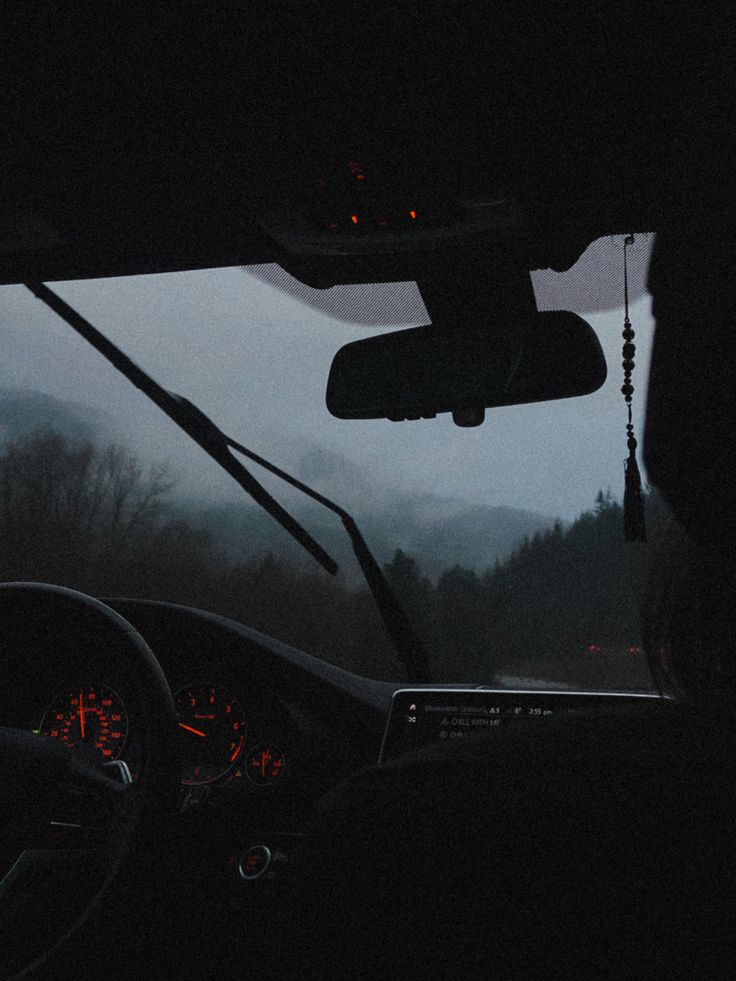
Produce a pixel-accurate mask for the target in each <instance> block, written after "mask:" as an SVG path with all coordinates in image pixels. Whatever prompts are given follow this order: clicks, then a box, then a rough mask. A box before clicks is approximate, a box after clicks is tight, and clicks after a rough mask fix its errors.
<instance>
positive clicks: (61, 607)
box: [0, 582, 179, 981]
mask: <svg viewBox="0 0 736 981" xmlns="http://www.w3.org/2000/svg"><path fill="white" fill-rule="evenodd" d="M29 623H30V624H33V628H34V630H40V631H41V632H42V633H44V636H45V635H46V634H48V635H49V637H51V636H57V631H59V630H60V629H61V630H67V631H68V630H69V629H70V625H71V628H72V629H74V630H78V629H85V628H88V629H91V630H93V631H94V632H97V633H99V632H102V633H105V634H106V635H107V636H109V637H110V638H111V639H112V638H114V641H115V642H114V643H111V644H110V645H109V648H110V650H111V651H112V652H113V654H114V656H116V657H120V656H121V652H124V654H123V657H124V658H126V659H127V662H126V663H125V664H124V665H123V670H124V671H126V672H127V673H128V674H129V675H130V677H131V679H132V680H133V682H134V684H135V687H136V689H137V695H138V701H139V707H140V722H141V725H142V728H143V729H144V732H145V738H144V762H143V765H142V768H141V776H140V779H139V781H138V782H137V783H136V784H133V785H130V786H129V787H126V788H124V790H122V791H121V790H120V786H121V785H120V784H115V781H113V780H111V779H109V778H106V777H103V776H102V775H101V774H93V773H90V772H88V771H89V770H92V769H93V768H91V767H88V768H87V771H85V768H84V766H80V765H79V763H78V761H71V762H69V761H70V754H68V752H67V751H66V750H65V749H62V752H61V754H60V753H59V752H58V750H59V749H60V748H61V747H58V746H57V745H56V744H55V743H54V741H52V740H48V741H44V746H43V748H42V747H41V744H40V743H38V744H36V742H35V740H36V737H33V736H31V734H26V733H24V732H20V731H19V730H8V729H4V730H3V735H4V736H5V737H7V738H5V740H4V742H2V744H1V745H0V764H1V763H2V759H3V751H4V756H5V759H6V760H7V759H8V758H9V757H10V758H11V763H12V754H13V753H14V752H17V747H18V745H19V744H20V743H22V744H23V746H24V749H21V752H23V751H24V750H25V751H28V750H30V753H31V754H32V755H34V756H36V757H37V762H38V763H39V766H41V767H43V766H44V765H46V761H45V760H44V759H42V757H43V756H45V754H46V753H47V749H48V767H49V773H52V772H53V775H54V777H56V776H57V771H59V767H60V766H61V765H62V762H61V760H62V757H63V758H64V760H65V761H67V763H66V765H67V767H68V768H69V771H70V773H72V771H73V777H74V779H77V780H81V781H82V782H84V781H85V779H87V780H88V782H95V783H99V786H100V787H102V788H103V789H104V788H105V787H106V786H107V790H108V791H109V792H110V796H111V801H112V805H113V806H112V815H113V816H112V820H111V822H110V825H109V828H108V832H107V840H106V842H105V845H104V847H103V849H102V850H100V851H99V852H97V853H96V854H97V855H98V856H100V857H101V858H102V859H103V861H104V869H103V870H102V873H101V874H102V884H101V886H100V887H99V888H97V889H96V891H94V892H93V895H92V898H91V899H90V900H88V901H87V902H85V903H83V904H82V905H83V908H82V909H81V912H80V913H79V915H78V916H76V917H75V919H74V921H73V923H72V925H71V926H68V925H66V926H65V928H64V930H63V933H62V934H61V935H60V936H57V937H55V938H54V940H53V943H52V945H50V946H48V947H47V949H45V950H43V951H42V952H40V953H39V951H38V950H35V951H32V952H30V953H29V955H28V957H29V959H28V961H27V962H26V963H21V964H20V965H18V964H17V963H16V964H14V965H12V967H11V968H10V970H11V972H14V973H11V974H7V975H6V973H5V971H6V968H5V966H4V965H3V963H2V961H0V976H1V977H2V979H3V981H5V978H6V977H7V978H13V979H16V978H18V979H20V978H28V979H30V978H33V977H37V976H38V975H39V972H42V971H45V970H46V969H48V967H49V962H51V961H55V960H56V959H57V957H59V956H60V955H62V954H63V952H64V950H65V949H66V948H67V947H68V944H69V942H70V940H72V939H73V938H74V937H75V936H76V935H77V934H78V932H79V930H80V929H81V928H82V927H83V926H84V925H85V924H86V923H88V921H90V920H91V919H92V918H93V917H94V915H95V914H96V913H97V912H99V911H100V910H101V908H102V906H103V903H105V902H106V901H107V900H110V899H111V897H112V896H113V894H114V887H115V886H120V885H121V884H123V883H125V881H126V879H127V878H128V877H129V876H130V875H132V876H133V878H135V870H136V868H140V859H141V855H142V854H143V853H145V855H146V857H147V858H148V857H150V856H158V855H161V854H162V852H163V851H164V850H163V849H162V845H163V844H164V843H165V840H166V837H167V835H168V833H169V832H170V829H171V825H172V820H173V818H174V816H175V813H176V802H177V790H178V784H179V771H178V749H177V741H176V736H177V729H176V711H175V707H174V700H173V696H172V693H171V689H170V687H169V684H168V681H167V680H166V677H165V675H164V673H163V671H162V669H161V666H160V665H159V663H158V661H157V660H156V657H155V655H154V654H153V651H152V650H151V648H150V647H149V646H148V644H147V643H146V641H145V640H144V639H143V637H142V636H141V635H140V634H139V633H138V631H137V630H136V629H135V627H134V626H133V625H132V624H131V623H129V622H128V621H127V620H126V619H125V618H124V617H123V616H121V614H119V613H117V612H116V611H115V610H113V609H111V608H110V607H109V606H106V605H105V604H104V603H102V602H101V601H100V600H97V599H94V598H93V597H91V596H88V595H86V594H84V593H81V592H78V591H76V590H72V589H68V588H66V587H62V586H55V585H50V584H46V583H35V582H14V583H0V647H1V648H6V649H8V648H9V646H10V645H7V646H6V644H5V643H4V641H5V639H6V638H7V636H8V634H9V635H10V636H11V637H15V638H16V639H17V638H18V637H22V636H23V633H22V632H23V629H24V628H25V629H27V625H28V624H29ZM105 654H107V655H108V656H109V651H107V650H106V651H105V652H103V653H102V654H101V656H102V657H103V658H104V656H105ZM120 668H121V665H120V662H118V664H117V666H116V670H118V671H119V670H120ZM16 737H17V738H16ZM46 742H48V744H49V746H48V747H47V746H46ZM51 747H53V749H52V748H51ZM25 762H26V761H25V760H24V761H23V765H21V766H20V767H16V770H15V772H16V774H17V773H18V772H20V770H23V769H24V768H25ZM113 785H115V786H113ZM5 878H7V876H6V877H5ZM3 881H5V880H3ZM0 885H2V883H0ZM2 939H3V938H2V937H1V936H0V941H2Z"/></svg>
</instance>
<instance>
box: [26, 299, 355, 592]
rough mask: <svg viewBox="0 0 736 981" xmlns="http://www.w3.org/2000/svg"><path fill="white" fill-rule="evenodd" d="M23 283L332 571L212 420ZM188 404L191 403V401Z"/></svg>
mask: <svg viewBox="0 0 736 981" xmlns="http://www.w3.org/2000/svg"><path fill="white" fill-rule="evenodd" d="M25 285H26V287H27V288H28V289H29V290H31V292H32V293H34V294H35V295H36V296H37V297H38V299H39V300H42V301H43V302H44V303H45V304H46V305H47V306H49V307H51V309H52V310H53V311H54V312H55V313H57V314H58V315H59V316H60V317H61V318H62V319H63V320H65V321H66V322H67V323H68V324H69V325H70V326H71V327H73V328H74V330H76V331H77V333H79V334H81V335H82V337H83V338H84V339H85V340H86V341H88V342H89V343H90V344H91V345H92V347H94V348H95V350H97V351H99V353H100V354H101V355H102V356H103V357H105V358H107V360H108V361H109V362H110V363H111V364H112V365H113V366H114V367H115V368H117V369H118V371H119V372H121V374H123V375H125V377H126V378H127V379H128V380H129V381H131V382H133V384H134V385H135V386H136V388H139V389H140V390H141V391H142V392H143V394H144V395H147V396H148V398H149V399H151V401H152V402H155V403H156V405H157V406H158V407H159V408H160V409H161V410H162V411H163V412H165V413H166V415H167V416H168V417H169V418H170V419H172V420H173V421H174V422H175V423H176V424H177V426H179V427H180V428H181V429H183V430H184V431H185V432H186V433H188V434H189V435H190V436H191V437H192V439H193V440H194V441H195V442H196V443H199V445H200V446H201V447H202V449H203V450H204V451H205V452H206V453H208V454H209V455H210V456H211V457H212V458H213V459H214V460H215V461H216V462H217V463H219V464H220V466H221V467H222V468H223V469H224V470H226V471H227V472H228V473H229V474H230V476H231V477H233V479H234V480H236V481H237V482H238V483H239V484H240V486H241V487H242V488H243V490H244V491H246V492H247V493H248V494H250V496H251V497H252V498H253V500H254V501H256V503H258V504H260V505H261V507H262V508H263V509H264V510H265V511H267V512H268V513H269V514H270V515H271V517H273V518H274V519H275V520H276V521H278V523H279V524H280V525H281V527H282V528H284V529H285V530H286V531H287V532H288V533H289V534H290V535H291V536H292V538H294V539H296V541H298V542H299V544H300V545H301V546H302V547H303V548H305V549H306V550H307V551H308V552H309V554H310V555H311V556H312V557H313V558H314V559H316V561H317V562H319V564H320V565H321V566H322V568H323V569H325V570H326V571H327V572H329V573H330V575H332V576H334V575H335V573H336V572H337V570H338V565H337V562H335V560H334V559H333V558H332V557H331V556H330V555H328V554H327V552H326V551H325V550H324V549H323V548H322V546H321V545H320V544H319V542H317V541H315V540H314V538H312V536H311V535H310V534H309V532H308V531H307V530H306V529H305V528H303V527H302V526H301V525H300V524H299V522H298V521H297V520H296V519H295V518H293V517H292V516H291V515H290V514H289V512H288V511H286V510H285V509H284V508H283V507H282V506H281V505H280V504H279V503H278V501H276V500H274V498H273V497H271V495H270V494H269V493H268V491H267V490H266V489H265V487H262V486H261V484H259V483H258V481H257V480H256V478H255V477H254V476H253V475H252V474H251V473H249V471H248V470H246V468H245V467H244V466H243V465H242V463H240V462H239V461H238V460H236V459H235V457H234V456H233V455H232V454H231V453H230V451H229V450H228V448H227V442H226V441H223V440H221V439H216V438H214V432H213V431H216V432H219V430H217V428H216V427H215V426H214V424H210V427H211V428H209V429H208V428H207V427H203V426H202V425H201V424H200V422H199V420H198V419H197V418H196V417H195V416H193V414H192V412H191V410H190V409H188V408H187V405H186V404H185V403H186V400H184V399H182V398H181V396H179V395H176V394H174V393H173V392H168V391H167V390H166V389H165V388H163V387H162V386H161V385H159V383H158V382H157V381H155V380H154V379H153V378H151V376H150V375H149V374H147V372H145V371H143V369H142V368H139V367H138V365H137V364H136V363H135V362H134V361H133V360H132V359H131V358H129V357H128V355H127V354H124V353H123V352H122V351H121V350H120V348H118V347H116V346H115V344H113V343H112V341H109V340H108V339H107V338H106V337H105V336H104V334H102V333H100V331H99V330H97V328H96V327H93V326H92V324H91V323H90V322H89V321H88V320H85V318H84V317H82V316H81V314H79V313H77V311H76V310H75V309H74V308H73V307H71V306H69V304H68V303H66V302H65V301H64V300H62V298H61V297H60V296H59V295H58V294H57V293H54V291H53V290H51V289H49V288H48V286H46V285H45V284H44V283H26V284H25ZM189 404H190V405H191V403H189ZM200 415H201V416H202V418H206V416H204V413H200Z"/></svg>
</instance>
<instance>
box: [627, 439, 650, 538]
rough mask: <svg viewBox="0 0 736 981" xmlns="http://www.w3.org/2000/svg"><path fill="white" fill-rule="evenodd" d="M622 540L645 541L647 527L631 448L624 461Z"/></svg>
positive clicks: (637, 466) (634, 456)
mask: <svg viewBox="0 0 736 981" xmlns="http://www.w3.org/2000/svg"><path fill="white" fill-rule="evenodd" d="M624 475H625V487H624V541H627V542H645V541H646V540H647V527H646V521H645V519H644V497H643V495H642V492H641V474H640V473H639V465H638V464H637V462H636V452H635V450H633V449H632V450H631V451H630V453H629V458H628V460H625V461H624Z"/></svg>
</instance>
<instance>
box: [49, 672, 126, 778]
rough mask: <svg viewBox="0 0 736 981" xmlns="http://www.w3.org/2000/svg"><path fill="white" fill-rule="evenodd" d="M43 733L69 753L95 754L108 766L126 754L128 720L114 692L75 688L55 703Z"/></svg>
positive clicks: (64, 693)
mask: <svg viewBox="0 0 736 981" xmlns="http://www.w3.org/2000/svg"><path fill="white" fill-rule="evenodd" d="M39 731H40V732H41V734H42V735H44V736H50V737H51V738H52V739H58V740H59V741H60V742H62V743H63V744H64V745H65V746H68V747H69V749H73V750H81V751H84V752H87V753H88V754H89V753H91V754H93V755H94V756H96V757H97V759H98V760H99V761H100V762H106V761H107V760H114V759H117V757H118V756H120V754H121V752H122V751H123V747H124V746H125V740H126V739H127V736H128V716H127V713H126V711H125V706H124V705H123V702H122V700H121V698H120V696H119V695H117V694H116V693H115V692H114V691H113V690H112V688H107V687H106V686H105V685H86V684H85V685H75V686H74V687H73V688H69V689H67V690H66V691H64V692H61V693H60V694H59V695H57V696H56V697H55V698H54V699H53V701H52V702H51V704H50V705H49V707H48V708H47V709H46V711H45V712H44V714H43V718H42V719H41V725H40V729H39Z"/></svg>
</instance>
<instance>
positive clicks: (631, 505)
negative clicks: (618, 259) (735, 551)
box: [621, 235, 647, 542]
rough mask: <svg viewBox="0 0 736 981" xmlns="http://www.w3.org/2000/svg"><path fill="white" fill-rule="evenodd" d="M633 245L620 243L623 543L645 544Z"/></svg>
mask: <svg viewBox="0 0 736 981" xmlns="http://www.w3.org/2000/svg"><path fill="white" fill-rule="evenodd" d="M633 244H634V236H633V235H627V236H626V238H625V239H624V329H623V332H622V337H623V339H624V347H623V362H622V364H621V366H622V368H623V369H624V383H623V385H622V386H621V394H622V395H623V397H624V400H625V401H626V408H627V411H628V423H627V425H626V445H627V446H628V449H629V455H628V457H627V459H626V460H624V479H625V485H624V540H625V541H627V542H645V541H646V540H647V529H646V524H645V520H644V498H643V495H642V489H641V474H640V473H639V465H638V464H637V462H636V447H637V442H636V437H635V436H634V423H633V420H632V415H631V396H632V395H633V394H634V386H633V384H632V382H631V375H632V372H633V370H634V364H635V362H634V355H635V354H636V345H635V344H634V338H635V336H636V334H635V333H634V328H633V327H632V326H631V321H630V320H629V275H628V265H627V254H626V250H627V249H628V248H629V246H631V245H633Z"/></svg>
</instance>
